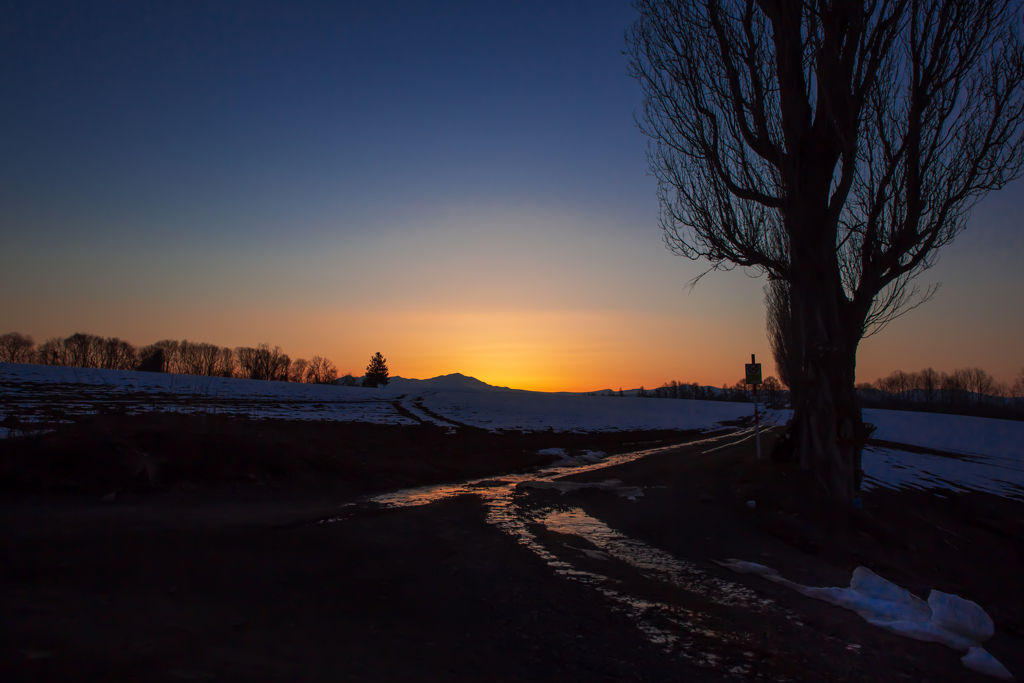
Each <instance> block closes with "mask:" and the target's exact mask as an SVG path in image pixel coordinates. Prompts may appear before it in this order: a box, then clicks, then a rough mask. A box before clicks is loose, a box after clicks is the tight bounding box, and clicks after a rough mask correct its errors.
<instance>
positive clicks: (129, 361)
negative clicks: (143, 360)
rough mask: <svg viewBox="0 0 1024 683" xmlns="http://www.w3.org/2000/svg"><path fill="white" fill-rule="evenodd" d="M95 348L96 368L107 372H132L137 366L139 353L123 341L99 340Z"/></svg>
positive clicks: (112, 338)
mask: <svg viewBox="0 0 1024 683" xmlns="http://www.w3.org/2000/svg"><path fill="white" fill-rule="evenodd" d="M97 347H98V348H97V361H98V362H97V365H96V367H99V368H104V369H107V370H134V369H135V368H136V366H138V364H139V352H138V351H137V350H136V348H135V347H134V346H132V345H131V344H129V343H128V342H126V341H124V340H123V339H118V338H117V337H107V338H106V339H100V340H99V342H98V344H97Z"/></svg>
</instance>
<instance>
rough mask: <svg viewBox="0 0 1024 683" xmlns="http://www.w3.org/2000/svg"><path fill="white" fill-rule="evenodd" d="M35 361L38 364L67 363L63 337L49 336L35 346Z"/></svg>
mask: <svg viewBox="0 0 1024 683" xmlns="http://www.w3.org/2000/svg"><path fill="white" fill-rule="evenodd" d="M36 362H37V363H38V364H39V365H67V364H68V363H67V353H66V351H65V349H64V339H62V338H61V337H50V338H49V339H47V340H46V341H45V342H43V343H42V344H40V345H39V346H38V348H36Z"/></svg>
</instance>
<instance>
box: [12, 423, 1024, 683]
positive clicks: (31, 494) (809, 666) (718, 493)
mask: <svg viewBox="0 0 1024 683" xmlns="http://www.w3.org/2000/svg"><path fill="white" fill-rule="evenodd" d="M703 438H705V437H702V436H700V435H697V434H693V433H691V434H686V433H678V432H659V433H634V434H614V435H608V434H554V433H542V434H536V433H533V434H520V433H508V434H491V433H488V432H483V431H481V430H468V429H460V430H458V431H457V432H456V433H449V431H447V430H443V429H439V428H433V427H427V426H419V427H387V426H380V425H376V426H375V425H352V424H348V425H345V424H337V423H299V424H293V423H286V422H275V423H272V422H269V421H260V422H250V421H248V420H230V419H228V418H221V419H217V420H213V419H212V418H210V417H209V416H196V417H194V418H187V417H182V416H159V415H150V416H137V417H129V416H106V417H104V418H96V419H93V420H85V421H83V422H81V423H79V424H74V425H66V426H64V427H61V428H60V429H59V430H58V431H57V432H54V433H51V434H46V435H39V436H33V437H28V438H14V439H5V440H3V441H0V496H2V500H0V557H2V558H3V561H2V563H0V679H2V680H4V681H19V680H25V681H35V680H40V681H42V680H69V681H73V680H78V681H94V680H126V681H127V680H156V681H181V680H210V681H214V680H216V681H231V680H239V681H242V680H245V681H253V680H256V681H277V680H281V681H285V680H287V681H304V680H309V681H319V680H325V681H327V680H330V681H338V680H353V681H354V680H410V681H412V680H416V681H420V680H427V681H430V680H438V681H441V680H497V681H547V680H551V681H555V680H557V681H601V680H609V681H611V680H636V681H642V680H649V681H662V680H723V679H725V678H734V679H736V680H759V679H768V680H805V681H823V680H827V681H833V680H836V681H838V680H849V681H864V680H881V681H890V680H892V681H899V680H913V681H924V680H932V681H946V680H950V681H974V680H977V681H982V680H993V679H988V678H986V677H983V676H981V675H979V674H976V673H973V672H971V671H969V670H967V669H965V668H964V667H963V666H962V665H961V663H960V661H959V657H960V654H959V653H956V652H954V651H952V650H949V649H947V648H945V647H943V646H941V645H936V644H928V643H920V642H916V641H912V640H909V639H906V638H901V637H897V636H894V635H891V634H888V633H886V632H885V631H882V630H880V629H877V628H875V627H872V626H870V625H868V624H866V623H865V622H863V621H862V620H861V619H860V618H859V617H858V616H857V615H855V614H854V613H852V612H849V611H846V610H843V609H840V608H837V607H833V606H831V605H827V604H824V603H820V602H818V601H814V600H811V599H808V598H805V597H803V596H801V595H799V594H796V593H795V592H793V591H791V590H789V589H787V588H785V587H782V586H779V585H776V584H773V583H770V582H768V581H765V580H763V579H760V578H757V577H750V576H741V575H737V574H733V573H731V572H729V571H728V570H726V569H723V568H721V567H719V566H718V565H716V564H714V563H713V562H711V560H713V559H725V558H739V559H745V560H752V561H757V562H761V563H763V564H767V565H769V566H772V567H774V568H776V569H778V570H779V571H780V572H782V574H783V575H785V576H786V577H788V578H790V579H793V580H795V581H798V582H800V583H804V584H808V585H822V586H825V585H838V586H844V585H847V584H848V582H849V579H850V573H851V570H852V569H853V568H854V567H856V566H858V565H865V566H868V567H870V568H871V569H873V570H875V571H876V572H877V573H879V574H881V575H882V576H885V577H886V578H889V579H891V580H893V581H896V582H897V583H900V584H901V585H904V586H906V587H907V588H909V589H911V590H912V591H914V592H916V593H917V594H918V595H921V596H923V597H926V596H927V593H928V590H930V589H932V588H936V589H939V590H943V591H946V592H952V593H957V594H959V595H961V596H963V597H967V598H970V599H972V600H975V601H977V602H978V603H979V604H980V605H982V607H984V608H985V609H986V610H987V611H988V612H989V614H990V615H992V617H993V619H994V620H995V622H996V636H995V637H994V638H993V639H992V640H991V641H989V642H988V643H987V644H986V647H987V649H988V650H989V651H990V652H992V653H993V654H994V655H995V656H996V657H997V658H998V659H999V660H1000V661H1001V662H1003V664H1004V665H1005V666H1007V668H1009V669H1010V671H1012V672H1013V673H1014V674H1016V676H1017V677H1018V680H1020V679H1021V678H1022V677H1024V654H1022V653H1024V618H1022V615H1024V582H1021V581H1020V580H1019V575H1020V567H1021V560H1022V559H1024V504H1021V503H1019V502H1016V501H1010V500H1007V499H1003V498H998V497H995V496H991V495H986V494H981V493H967V494H956V495H954V494H952V493H951V492H948V491H946V492H934V491H912V492H899V493H896V492H891V491H885V490H874V491H869V492H866V493H865V495H864V497H863V502H864V507H863V510H862V511H856V510H844V511H836V510H834V509H833V508H832V507H831V506H829V505H828V504H827V503H826V502H825V501H823V500H822V499H820V498H819V497H818V496H816V495H808V494H807V491H813V490H814V489H813V487H812V486H810V485H809V483H808V482H806V481H805V480H804V479H803V475H802V474H801V473H800V472H798V471H796V470H795V469H794V468H793V467H791V466H789V465H781V464H777V463H772V462H770V461H756V460H755V459H754V456H753V442H752V440H750V439H746V440H742V437H723V438H722V439H720V440H718V441H716V442H715V443H714V448H716V450H714V451H713V452H705V451H707V450H708V449H709V448H710V447H711V446H710V445H709V444H708V443H706V442H705V443H701V444H697V445H693V446H686V445H685V444H686V442H687V441H692V440H697V439H703ZM772 438H773V435H772V434H771V433H768V434H766V436H765V440H766V443H765V448H766V450H767V447H768V445H769V444H770V441H771V439H772ZM737 441H738V443H734V442H737ZM672 444H679V446H678V448H670V449H667V450H663V451H660V452H657V453H654V454H652V455H649V456H647V457H644V458H642V459H639V460H635V461H633V462H630V463H627V464H624V465H620V466H617V467H614V468H607V469H604V470H598V471H592V472H589V473H585V474H576V475H572V474H570V475H569V478H570V479H575V480H579V481H586V480H592V481H599V480H606V479H608V478H612V477H614V478H617V479H620V480H621V481H622V482H623V483H624V484H626V485H633V486H638V487H641V488H643V487H646V488H643V493H644V495H643V496H642V497H639V498H637V499H636V500H635V501H633V500H629V499H627V498H624V497H621V496H617V495H615V493H614V492H612V491H604V490H597V489H581V490H577V491H570V492H566V493H564V494H562V493H559V492H558V491H553V490H531V489H523V490H521V491H520V492H519V493H518V494H517V501H518V504H519V505H520V506H521V507H522V508H523V509H526V510H528V509H530V508H531V507H536V508H538V509H540V508H544V509H548V508H551V507H552V506H555V507H561V508H565V509H567V510H571V509H580V510H583V511H585V512H586V513H587V514H589V515H591V516H592V517H594V518H596V519H599V520H601V521H603V522H605V523H606V524H608V525H609V526H611V527H612V528H614V529H616V530H618V531H619V532H621V533H622V534H624V535H626V536H628V537H630V538H631V539H635V540H637V541H639V542H643V543H645V544H647V545H649V546H653V547H655V548H660V549H662V550H665V551H668V552H669V553H671V554H672V555H673V556H675V557H677V558H680V559H682V560H687V561H690V562H692V563H693V565H694V566H696V567H697V568H699V570H700V571H701V572H704V573H705V574H706V575H707V576H709V577H712V578H719V579H721V580H723V581H727V582H731V583H733V584H739V585H742V586H746V587H747V588H749V589H751V590H753V591H754V592H756V593H757V594H758V595H759V596H761V597H763V598H766V599H770V600H771V601H773V602H772V603H771V604H770V606H769V607H768V608H765V609H764V610H760V611H757V610H753V611H752V610H750V609H746V608H741V607H731V606H728V605H722V604H718V603H715V602H714V601H711V600H708V599H707V596H705V595H701V594H700V593H699V592H692V591H687V590H684V589H682V588H680V587H678V586H673V585H669V584H666V583H665V582H664V581H659V580H656V579H655V578H652V577H651V575H650V574H649V573H645V572H643V571H640V570H637V569H636V568H635V567H634V566H632V565H630V564H628V563H626V562H623V561H620V560H618V559H615V558H610V559H608V558H605V557H601V556H600V554H594V553H591V554H589V555H588V554H587V552H586V551H587V550H588V549H591V550H596V549H597V548H596V546H591V545H588V543H587V541H586V540H585V539H583V538H580V537H576V536H569V535H562V534H559V533H557V532H555V531H552V530H551V529H550V528H545V527H544V526H543V525H540V524H536V525H533V526H532V527H531V530H532V532H533V533H534V534H536V536H537V538H538V539H539V540H540V541H542V542H544V543H545V545H546V547H547V548H549V549H551V552H552V553H553V554H554V555H555V556H557V557H558V558H560V559H564V560H565V561H566V562H571V563H572V565H573V566H574V567H577V568H580V569H582V570H586V571H589V570H592V571H593V572H595V573H596V574H599V575H601V576H604V577H607V582H608V585H609V586H611V587H614V589H615V590H616V591H619V592H629V593H630V594H632V595H638V596H645V597H646V598H648V599H649V600H650V601H652V602H657V603H659V604H665V605H670V606H671V607H672V609H673V610H675V614H677V616H678V617H679V619H680V620H682V621H686V620H687V619H690V621H693V622H698V621H699V622H700V623H701V624H702V625H703V629H704V631H706V633H704V634H696V635H695V634H694V633H693V632H692V631H689V630H686V629H683V628H680V629H679V631H680V632H679V634H678V636H679V638H678V643H677V645H678V646H677V645H672V644H671V643H670V644H668V645H666V643H665V642H659V643H656V642H652V639H651V638H649V637H648V636H646V635H645V634H644V632H643V631H642V630H641V628H639V627H638V625H639V623H640V622H638V621H637V619H635V618H633V617H631V616H630V615H629V614H628V613H627V612H626V611H623V610H622V609H621V606H616V605H615V604H613V603H612V601H610V600H608V599H606V598H604V597H602V594H601V592H600V591H599V590H595V588H594V587H593V586H587V585H584V584H582V583H580V582H578V581H574V580H570V579H567V578H565V577H564V576H560V575H558V574H556V572H555V571H553V569H552V565H551V563H550V561H549V560H546V559H544V558H541V557H539V556H538V555H536V554H535V553H533V552H531V551H530V550H528V549H527V548H525V547H524V546H523V545H521V544H520V543H519V542H518V541H517V539H516V538H515V537H513V536H511V535H508V534H506V533H504V532H503V531H501V530H500V529H498V528H496V527H495V526H493V525H490V524H488V523H487V521H486V510H485V508H484V505H483V504H482V503H481V501H480V499H478V498H476V497H474V496H462V497H457V498H451V499H447V500H443V501H441V502H438V503H434V504H432V505H426V506H421V507H412V508H403V509H383V508H380V507H379V506H376V505H371V504H365V503H359V501H361V500H363V499H364V498H365V496H366V495H367V494H371V493H377V492H381V491H386V490H390V489H393V488H398V487H401V486H410V485H415V484H426V483H436V482H442V481H458V480H460V479H465V478H469V477H479V476H489V475H492V474H497V473H499V472H507V471H514V470H519V471H522V470H529V469H530V468H532V467H536V466H539V465H542V464H545V463H547V462H548V461H550V460H551V457H550V456H548V457H542V456H538V455H537V451H539V450H540V449H542V448H551V447H562V448H565V449H567V450H568V451H569V452H570V453H573V452H579V451H583V450H603V451H606V452H619V453H622V452H627V451H629V450H635V449H642V448H650V447H653V446H667V445H672ZM723 446H724V447H723ZM660 487H664V488H660ZM110 494H114V495H113V496H111V495H110ZM936 494H938V495H936ZM748 500H757V501H758V504H757V506H756V507H755V508H754V509H753V510H751V509H750V508H749V507H747V505H746V501H748ZM353 502H355V503H357V504H355V505H346V504H347V503H353ZM337 517H340V518H341V519H340V520H339V521H336V522H332V523H318V521H319V520H323V519H327V518H337ZM687 615H689V617H688V616H687ZM662 626H664V624H662ZM668 628H671V626H669V627H668ZM684 644H685V645H687V646H688V648H686V647H682V645H684ZM854 646H859V647H854ZM686 652H689V656H684V655H685V654H686ZM694 652H700V653H704V654H705V655H706V656H704V657H703V658H700V657H698V658H696V659H695V658H694V657H693V656H692V654H693V653H694ZM730 670H733V671H734V673H730Z"/></svg>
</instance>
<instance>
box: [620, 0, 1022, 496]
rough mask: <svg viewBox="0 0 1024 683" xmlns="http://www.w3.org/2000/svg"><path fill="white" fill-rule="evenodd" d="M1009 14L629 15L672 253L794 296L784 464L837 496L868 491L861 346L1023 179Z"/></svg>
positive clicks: (720, 11) (911, 9)
mask: <svg viewBox="0 0 1024 683" xmlns="http://www.w3.org/2000/svg"><path fill="white" fill-rule="evenodd" d="M1019 5H1020V0H976V1H974V2H963V1H961V0H932V1H931V2H920V1H919V0H832V1H831V2H826V1H825V0H802V1H801V0H635V6H636V8H637V9H638V10H639V13H640V18H639V20H638V21H637V22H636V23H635V24H634V25H633V26H632V28H631V29H630V31H629V32H628V34H627V44H628V53H629V56H630V69H631V73H632V75H633V76H635V77H636V78H637V79H638V81H639V82H640V84H641V86H642V87H643V90H644V93H645V101H644V110H643V114H642V117H641V119H640V121H639V125H640V127H641V130H643V132H644V133H646V134H647V135H648V136H649V137H650V139H651V144H650V147H649V155H648V157H649V162H650V168H651V170H652V172H653V174H654V175H655V176H656V177H657V179H658V182H659V199H660V203H661V209H662V216H661V222H662V226H663V228H664V231H665V239H666V242H667V245H668V246H669V248H670V249H671V250H672V251H674V252H675V253H677V254H680V255H682V256H686V257H688V258H691V259H698V258H704V259H707V260H708V261H709V262H710V264H711V269H723V268H724V269H728V268H733V267H735V266H743V267H747V268H752V269H754V270H755V271H759V272H763V273H767V275H768V277H769V280H784V281H786V282H787V283H788V284H789V288H790V297H791V308H792V313H793V320H792V328H793V334H794V335H795V337H796V338H797V339H798V340H799V342H798V345H799V347H800V349H801V351H800V354H799V357H800V362H799V364H798V367H799V368H800V373H799V375H798V376H796V377H793V378H791V382H792V383H791V384H790V388H791V389H792V390H793V391H794V392H795V395H796V396H797V397H798V400H797V403H796V404H795V405H794V416H793V421H792V424H791V433H792V435H793V436H794V443H795V454H796V456H797V458H798V460H799V463H800V466H801V467H802V468H804V469H806V470H810V471H811V472H812V473H813V475H814V478H815V480H816V481H817V482H818V483H819V484H820V485H821V486H822V487H824V488H825V489H826V490H827V491H829V492H830V494H831V495H832V496H833V498H834V499H836V500H837V501H840V502H849V501H851V500H852V499H853V498H855V497H856V496H857V492H858V490H859V488H860V480H861V476H862V470H861V467H860V458H861V451H862V450H863V445H864V443H865V442H866V440H867V430H866V428H865V427H864V425H863V421H862V419H861V413H860V410H859V408H858V406H857V400H856V392H855V389H854V377H855V372H856V358H857V347H858V345H859V343H860V340H861V339H862V338H863V337H864V336H866V335H870V334H874V333H875V332H878V331H879V330H881V329H882V328H883V327H884V326H885V325H886V324H887V323H888V322H890V321H892V320H893V319H894V318H895V317H897V316H899V315H900V314H902V313H904V312H906V311H907V310H909V309H910V308H913V307H914V306H916V305H919V304H920V303H922V302H923V301H925V300H927V299H928V298H929V297H930V296H931V295H932V294H933V293H934V289H931V288H930V289H928V290H926V291H925V292H924V293H921V292H919V291H918V289H917V288H916V287H914V286H912V280H913V278H914V277H915V276H917V275H919V274H920V273H921V272H922V271H924V270H925V269H927V268H929V267H930V266H931V265H933V264H934V262H935V259H936V257H937V251H938V249H939V248H940V247H942V246H944V245H946V244H949V243H950V242H952V241H953V239H954V238H955V237H956V236H957V235H958V234H959V233H960V232H961V231H962V230H963V229H964V228H965V226H966V224H967V219H968V216H969V213H970V208H971V207H972V206H973V205H974V204H975V203H976V202H977V201H979V200H980V199H981V198H982V197H983V196H984V195H985V194H986V193H987V192H988V191H990V190H993V189H998V188H1001V187H1003V186H1004V185H1005V184H1006V183H1007V182H1009V181H1010V180H1012V179H1014V178H1017V177H1019V175H1020V173H1021V169H1022V164H1024V149H1022V139H1021V135H1020V124H1021V122H1022V117H1024V111H1022V108H1024V102H1022V97H1021V84H1022V81H1024V49H1022V44H1021V40H1020V37H1019V35H1018V28H1017V24H1018V23H1019V21H1020V12H1019ZM697 279H699V278H697ZM694 282H696V280H695V281H694ZM918 295H920V296H918Z"/></svg>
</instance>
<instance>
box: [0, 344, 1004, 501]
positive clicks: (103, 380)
mask: <svg viewBox="0 0 1024 683" xmlns="http://www.w3.org/2000/svg"><path fill="white" fill-rule="evenodd" d="M0 391H2V409H0V410H2V412H0V416H2V417H8V416H11V417H15V416H16V417H17V418H19V419H20V420H22V421H24V422H44V421H53V420H60V419H66V418H67V417H69V416H73V415H76V414H88V413H95V412H99V411H126V412H142V411H148V410H172V411H180V412H186V413H193V412H207V413H218V414H232V415H245V416H248V417H252V418H257V419H260V418H287V419H301V420H338V421H359V422H374V423H380V424H416V423H417V422H431V423H435V424H439V425H442V426H447V427H454V426H457V425H470V426H474V427H482V428H484V429H492V430H498V429H523V430H547V429H553V430H555V431H605V430H632V429H703V430H711V429H715V428H716V427H718V426H719V425H720V424H721V423H722V422H727V421H730V420H735V419H737V418H740V417H745V416H748V415H750V413H751V411H752V409H753V406H752V405H751V404H749V403H725V402H717V401H689V400H666V399H661V400H659V399H638V398H635V397H623V398H619V397H607V396H586V395H581V394H571V393H542V392H532V391H519V390H513V389H506V388H501V387H492V386H489V385H487V384H484V383H483V382H480V381H478V380H475V379H473V378H471V377H464V376H462V375H447V376H445V377H437V378H434V379H430V380H410V379H402V378H395V379H393V380H392V382H391V384H390V385H389V386H388V387H386V388H382V389H364V388H361V387H343V386H336V385H316V384H294V383H288V382H264V381H257V380H244V379H224V378H216V377H194V376H190V375H169V374H161V373H148V372H125V371H118V370H83V369H79V368H65V367H55V366H42V365H19V364H11V363H0ZM790 414H791V413H790V411H772V412H770V413H769V414H767V415H766V420H765V422H766V423H767V424H772V423H778V422H784V421H785V420H786V419H788V417H789V415H790ZM410 416H411V417H410ZM864 418H865V420H866V421H867V422H870V423H872V424H874V425H876V426H877V427H878V430H877V432H876V433H875V435H874V438H875V439H879V440H883V441H887V442H892V443H893V444H903V445H906V446H911V447H916V449H922V448H923V449H927V452H913V451H911V450H904V449H902V448H899V447H896V446H894V447H880V446H868V447H867V448H866V449H865V451H864V458H863V466H864V471H865V480H864V488H867V489H870V488H872V487H875V486H887V487H893V488H899V487H903V486H911V487H918V488H933V487H940V488H949V489H954V490H955V489H959V488H971V489H978V490H983V491H990V492H992V493H996V494H999V495H1002V496H1007V497H1012V498H1017V499H1020V500H1024V448H1022V444H1024V422H1013V421H1008V420H993V419H988V418H977V417H963V416H956V415H937V414H931V413H912V412H901V411H889V410H865V411H864ZM6 435H7V430H6V429H0V437H2V436H6Z"/></svg>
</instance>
